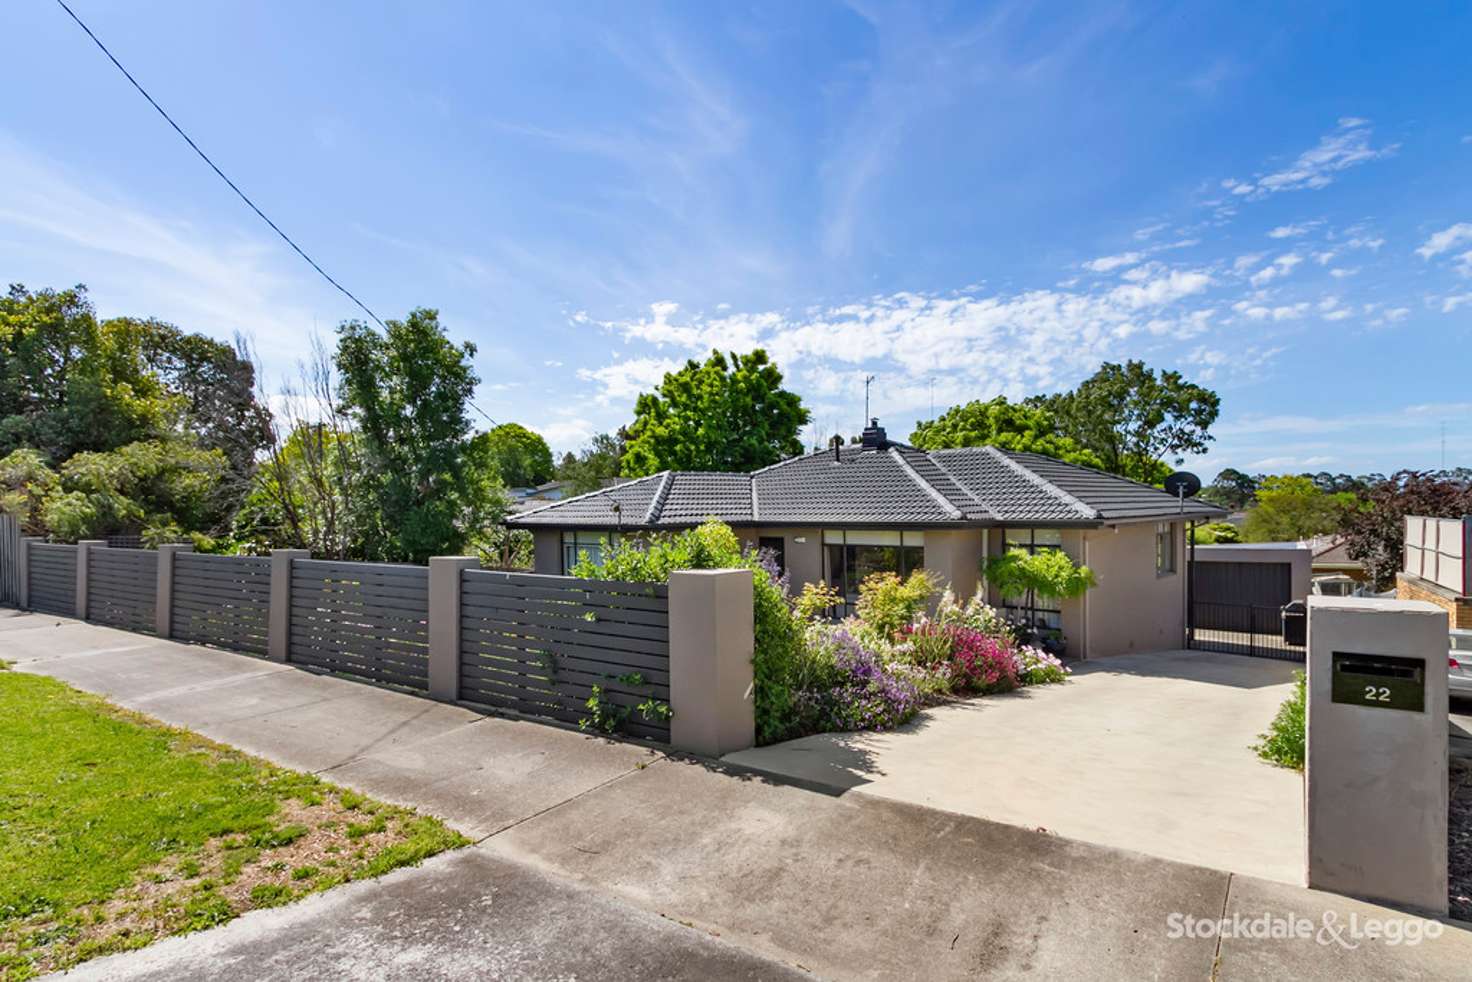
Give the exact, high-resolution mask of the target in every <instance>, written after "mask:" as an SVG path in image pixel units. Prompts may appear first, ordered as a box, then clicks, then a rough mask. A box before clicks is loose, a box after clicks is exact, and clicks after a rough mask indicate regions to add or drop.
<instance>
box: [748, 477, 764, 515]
mask: <svg viewBox="0 0 1472 982" xmlns="http://www.w3.org/2000/svg"><path fill="white" fill-rule="evenodd" d="M746 490H747V491H748V492H750V493H751V520H752V521H753V522H759V521H761V518H760V516H759V515H758V511H757V504H756V479H755V478H753V477H752V476H751V475H750V474H747V475H746Z"/></svg>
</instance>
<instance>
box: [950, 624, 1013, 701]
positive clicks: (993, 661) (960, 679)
mask: <svg viewBox="0 0 1472 982" xmlns="http://www.w3.org/2000/svg"><path fill="white" fill-rule="evenodd" d="M953 631H954V635H953V638H954V648H953V649H952V651H951V680H952V684H953V685H954V687H955V688H957V689H963V690H966V691H969V692H982V693H986V692H1010V691H1011V690H1012V689H1015V688H1017V655H1016V653H1015V652H1013V650H1012V646H1011V645H1010V644H1008V643H1007V642H1005V641H1000V640H998V639H997V638H991V637H987V636H986V635H985V634H982V633H981V632H980V631H974V630H972V629H971V628H969V627H959V628H953Z"/></svg>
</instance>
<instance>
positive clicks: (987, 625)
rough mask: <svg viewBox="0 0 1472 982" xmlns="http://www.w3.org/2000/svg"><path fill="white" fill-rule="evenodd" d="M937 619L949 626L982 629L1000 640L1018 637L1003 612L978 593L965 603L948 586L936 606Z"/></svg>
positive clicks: (939, 622)
mask: <svg viewBox="0 0 1472 982" xmlns="http://www.w3.org/2000/svg"><path fill="white" fill-rule="evenodd" d="M935 620H936V623H938V624H943V625H945V626H947V627H969V628H971V629H972V630H973V631H980V632H981V633H982V634H985V635H986V636H987V637H991V638H996V639H997V640H998V641H1007V642H1009V643H1010V642H1014V641H1016V640H1017V639H1016V637H1014V636H1013V633H1012V625H1011V623H1009V622H1008V620H1007V618H1006V617H1004V616H1003V615H1002V612H1001V611H999V610H997V609H996V608H995V607H993V606H991V605H990V604H988V603H987V602H986V601H985V600H983V599H981V595H980V594H977V595H975V596H973V597H972V598H971V599H970V600H968V601H966V602H965V603H964V604H963V603H960V602H959V601H957V600H956V595H955V594H954V593H952V592H951V589H950V587H946V592H945V593H943V594H941V597H940V603H939V605H937V606H936V608H935Z"/></svg>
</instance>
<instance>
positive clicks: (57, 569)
mask: <svg viewBox="0 0 1472 982" xmlns="http://www.w3.org/2000/svg"><path fill="white" fill-rule="evenodd" d="M30 549H31V554H30V577H31V583H30V606H31V609H32V610H39V611H41V612H42V613H45V614H59V615H61V616H62V617H75V616H77V547H76V546H61V545H53V544H51V543H49V542H32V543H30Z"/></svg>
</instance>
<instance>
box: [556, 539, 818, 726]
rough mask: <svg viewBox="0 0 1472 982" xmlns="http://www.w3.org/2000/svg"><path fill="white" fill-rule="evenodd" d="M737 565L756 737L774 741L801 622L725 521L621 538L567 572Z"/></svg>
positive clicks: (644, 575)
mask: <svg viewBox="0 0 1472 982" xmlns="http://www.w3.org/2000/svg"><path fill="white" fill-rule="evenodd" d="M738 568H739V569H749V570H751V571H752V573H753V576H752V591H753V618H754V626H755V637H754V639H753V640H754V643H755V653H754V655H753V657H752V670H753V674H754V676H755V693H754V695H755V702H756V733H757V742H758V743H774V742H776V741H778V740H785V739H787V738H788V737H789V736H790V735H792V732H793V709H792V697H793V686H792V682H791V678H792V675H793V673H794V671H795V670H796V668H797V665H798V662H799V660H800V659H801V658H802V656H803V651H802V641H803V639H802V624H801V622H800V621H798V619H797V617H796V616H795V615H794V614H793V612H792V608H790V607H789V606H788V604H787V596H786V594H785V592H784V584H783V583H782V581H780V580H779V579H777V578H776V577H774V576H773V573H772V570H771V569H770V568H769V567H768V565H764V564H763V562H762V559H761V557H760V556H759V555H758V554H757V553H756V552H752V551H748V552H742V550H741V541H740V540H739V539H737V538H736V533H735V532H732V531H731V527H730V526H729V525H726V524H725V523H724V522H718V521H708V522H706V523H704V524H703V525H701V526H699V527H698V528H693V529H688V530H686V531H684V532H680V533H678V534H673V535H670V534H659V535H655V536H653V537H651V538H650V539H649V540H648V541H647V542H640V541H637V540H632V539H625V540H624V541H622V542H620V543H619V544H618V545H616V546H614V547H613V548H612V549H611V550H609V551H608V552H606V553H605V554H604V560H603V562H602V563H593V562H591V561H590V560H589V559H588V558H587V556H586V555H584V556H582V557H580V558H579V560H578V563H577V565H576V566H574V567H573V570H572V573H573V575H574V576H581V577H583V578H585V579H603V580H628V581H631V582H636V583H664V582H666V581H668V580H669V576H670V573H672V572H675V571H677V570H682V569H738ZM674 711H675V712H679V711H680V707H678V706H675V707H674Z"/></svg>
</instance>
